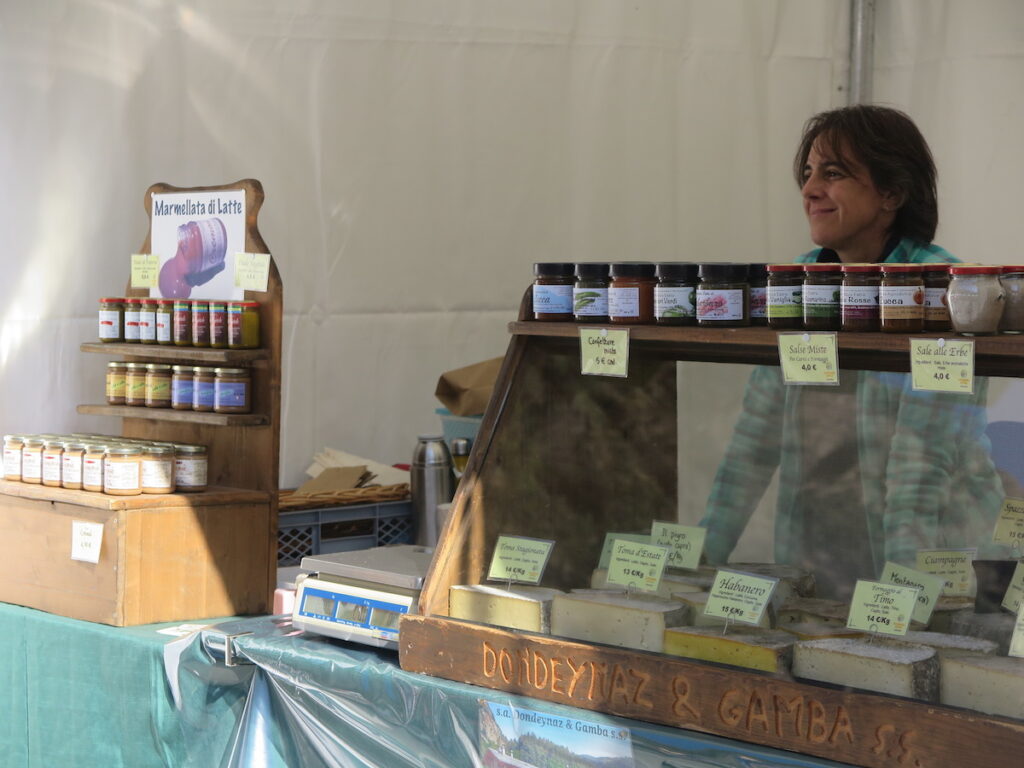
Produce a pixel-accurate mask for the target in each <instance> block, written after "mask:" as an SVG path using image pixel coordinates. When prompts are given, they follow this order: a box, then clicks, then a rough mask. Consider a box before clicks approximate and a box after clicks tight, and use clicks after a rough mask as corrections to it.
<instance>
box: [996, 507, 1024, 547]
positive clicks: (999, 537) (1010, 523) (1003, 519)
mask: <svg viewBox="0 0 1024 768" xmlns="http://www.w3.org/2000/svg"><path fill="white" fill-rule="evenodd" d="M992 541H993V542H995V543H996V544H1008V545H1009V546H1011V547H1014V548H1015V549H1024V499H1005V500H1004V501H1003V508H1002V509H1000V510H999V517H998V518H997V519H996V529H995V531H994V532H993V533H992Z"/></svg>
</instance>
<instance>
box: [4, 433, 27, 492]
mask: <svg viewBox="0 0 1024 768" xmlns="http://www.w3.org/2000/svg"><path fill="white" fill-rule="evenodd" d="M23 445H24V438H22V436H21V435H4V480H11V481H14V482H20V481H21V448H22V446H23Z"/></svg>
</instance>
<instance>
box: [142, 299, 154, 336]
mask: <svg viewBox="0 0 1024 768" xmlns="http://www.w3.org/2000/svg"><path fill="white" fill-rule="evenodd" d="M156 307H157V301H156V299H143V300H142V305H141V306H140V308H139V341H140V342H142V343H143V344H156Z"/></svg>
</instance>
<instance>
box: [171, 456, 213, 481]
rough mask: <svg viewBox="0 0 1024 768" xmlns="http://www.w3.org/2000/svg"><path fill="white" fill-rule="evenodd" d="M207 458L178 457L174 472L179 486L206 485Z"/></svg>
mask: <svg viewBox="0 0 1024 768" xmlns="http://www.w3.org/2000/svg"><path fill="white" fill-rule="evenodd" d="M206 469H207V462H206V459H177V460H176V461H175V462H174V472H175V475H176V476H177V478H178V487H179V488H202V487H203V486H205V485H206Z"/></svg>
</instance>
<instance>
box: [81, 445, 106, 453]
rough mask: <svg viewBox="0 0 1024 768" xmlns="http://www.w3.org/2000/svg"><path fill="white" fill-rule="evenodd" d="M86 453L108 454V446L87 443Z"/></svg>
mask: <svg viewBox="0 0 1024 768" xmlns="http://www.w3.org/2000/svg"><path fill="white" fill-rule="evenodd" d="M85 452H86V453H106V452H107V446H106V445H105V444H104V443H86V444H85Z"/></svg>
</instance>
